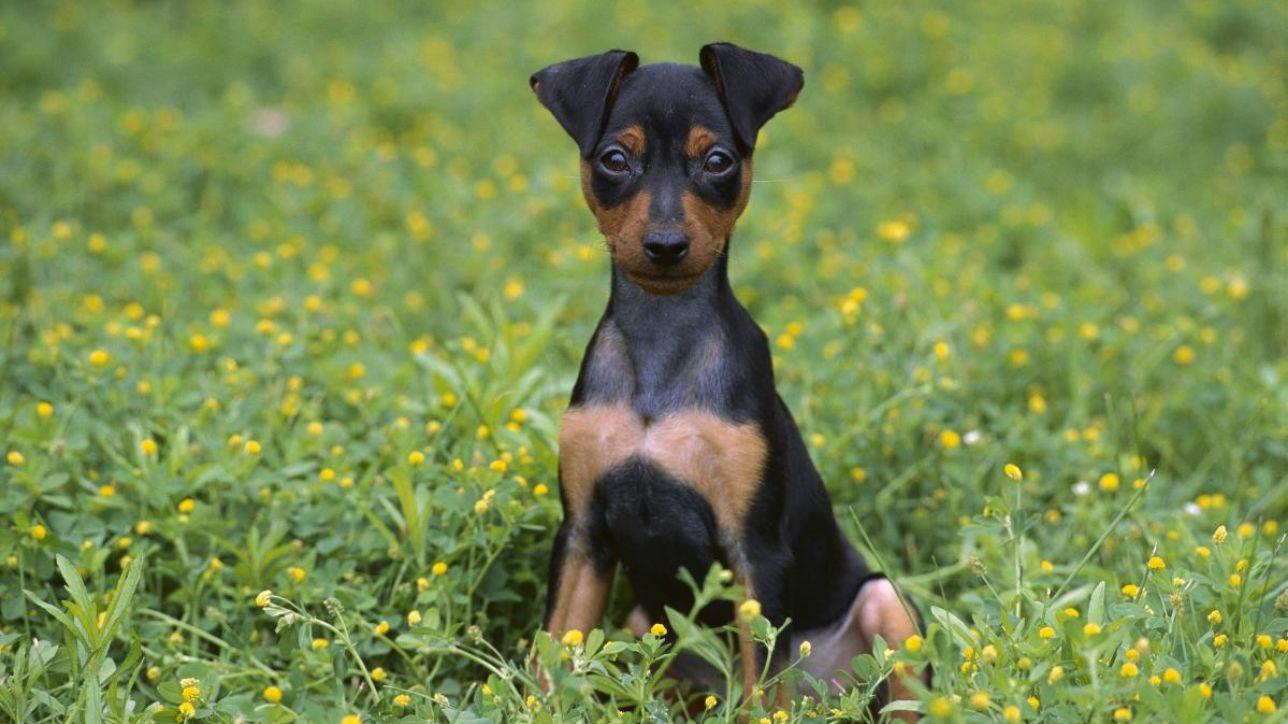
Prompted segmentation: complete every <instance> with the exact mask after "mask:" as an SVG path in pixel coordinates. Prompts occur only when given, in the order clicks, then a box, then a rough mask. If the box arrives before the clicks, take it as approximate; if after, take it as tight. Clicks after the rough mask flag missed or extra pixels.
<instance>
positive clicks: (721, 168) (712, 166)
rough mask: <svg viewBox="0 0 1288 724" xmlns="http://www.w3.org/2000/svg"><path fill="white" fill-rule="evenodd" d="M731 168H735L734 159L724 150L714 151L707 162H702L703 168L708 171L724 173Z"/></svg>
mask: <svg viewBox="0 0 1288 724" xmlns="http://www.w3.org/2000/svg"><path fill="white" fill-rule="evenodd" d="M731 168H733V159H732V158H730V156H729V154H727V153H724V152H723V151H712V152H711V155H709V156H707V160H706V162H705V163H703V164H702V170H703V171H706V172H707V173H724V172H725V171H728V170H729V169H731Z"/></svg>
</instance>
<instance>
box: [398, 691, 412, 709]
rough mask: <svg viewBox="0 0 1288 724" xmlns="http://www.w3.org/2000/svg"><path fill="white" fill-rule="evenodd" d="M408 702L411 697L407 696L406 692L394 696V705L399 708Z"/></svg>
mask: <svg viewBox="0 0 1288 724" xmlns="http://www.w3.org/2000/svg"><path fill="white" fill-rule="evenodd" d="M410 703H411V697H410V696H407V695H406V694H399V695H398V696H395V697H394V706H396V707H398V708H399V709H401V708H403V707H405V706H407V705H408V704H410Z"/></svg>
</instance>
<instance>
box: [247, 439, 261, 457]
mask: <svg viewBox="0 0 1288 724" xmlns="http://www.w3.org/2000/svg"><path fill="white" fill-rule="evenodd" d="M242 449H243V450H245V451H246V454H247V455H258V454H259V453H260V452H261V451H262V450H263V449H264V448H263V446H262V445H260V444H259V441H257V440H247V441H246V446H245V447H244V448H242Z"/></svg>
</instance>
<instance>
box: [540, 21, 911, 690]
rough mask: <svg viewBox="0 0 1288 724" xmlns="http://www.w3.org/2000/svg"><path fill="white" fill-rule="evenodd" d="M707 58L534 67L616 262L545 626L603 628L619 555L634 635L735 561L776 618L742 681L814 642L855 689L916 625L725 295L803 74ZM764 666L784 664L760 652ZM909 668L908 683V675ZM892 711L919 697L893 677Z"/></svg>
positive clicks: (739, 578) (731, 48)
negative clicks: (736, 250)
mask: <svg viewBox="0 0 1288 724" xmlns="http://www.w3.org/2000/svg"><path fill="white" fill-rule="evenodd" d="M699 60H700V65H699V66H692V65H685V64H679V63H656V64H650V65H644V66H641V65H640V64H639V57H638V56H637V55H636V54H635V53H633V52H628V51H621V50H613V51H609V52H606V53H603V54H600V55H595V56H589V57H585V58H577V59H574V60H568V61H564V62H562V63H556V64H554V65H551V66H549V67H547V68H545V69H543V70H541V71H539V72H537V73H536V74H534V75H533V76H532V77H531V81H530V84H531V87H532V90H533V91H534V92H535V93H536V96H537V99H538V100H539V101H540V102H541V104H542V105H544V106H545V107H546V108H547V109H548V110H549V111H550V112H551V113H552V114H553V115H554V117H555V119H556V120H558V122H559V124H560V125H561V126H563V128H564V130H565V131H567V132H568V135H570V136H571V137H572V139H573V140H574V141H575V142H576V143H577V148H578V151H579V153H580V157H581V189H582V193H583V195H584V197H585V200H586V204H587V205H588V206H589V207H590V210H591V212H592V213H593V214H594V216H595V219H596V221H597V223H598V227H599V231H600V232H601V233H602V234H603V236H604V238H605V240H606V242H607V247H608V251H609V252H610V255H611V258H612V282H611V291H610V296H609V300H608V307H607V309H606V310H605V312H604V315H603V317H602V318H601V319H600V321H599V324H598V326H597V327H596V329H595V333H594V336H593V337H592V338H591V340H590V344H589V346H588V347H587V349H586V353H585V356H584V358H583V360H582V363H581V369H580V372H579V374H578V377H577V382H576V385H575V386H574V388H573V391H572V398H571V403H570V406H569V408H568V410H567V411H566V413H565V414H564V416H563V419H562V422H561V423H560V427H559V492H560V497H561V500H562V504H563V512H564V520H563V523H562V525H561V526H560V528H559V531H558V534H557V536H556V538H555V542H554V549H553V553H552V555H551V560H550V574H549V592H548V600H549V604H548V610H547V613H546V616H545V629H546V630H547V631H548V632H549V633H550V634H551V635H552V636H554V637H556V638H560V637H562V636H564V634H565V633H566V632H568V631H571V630H574V629H576V630H578V631H583V632H584V631H588V630H589V629H592V628H595V627H598V626H600V625H601V621H602V618H603V616H604V613H605V607H606V605H607V601H608V597H609V590H610V588H611V585H612V581H613V576H614V572H615V569H616V568H617V566H618V564H621V567H622V569H623V571H624V573H625V575H626V578H627V579H628V580H629V582H630V585H631V589H632V590H633V592H634V595H635V597H636V599H637V600H638V604H639V605H638V608H637V609H636V612H635V613H634V614H633V615H632V617H631V619H632V621H633V624H632V626H633V628H636V629H637V632H638V629H639V628H641V626H642V628H643V629H645V630H647V628H648V626H647V622H649V621H663V620H664V616H665V608H666V607H668V606H670V607H672V608H675V609H677V610H686V611H687V610H689V609H690V608H691V607H692V604H693V597H692V593H691V591H690V590H689V589H688V587H687V586H686V585H684V584H683V583H682V582H681V581H680V580H679V579H678V578H677V572H678V571H679V570H680V569H687V570H688V571H690V572H691V573H692V574H693V575H694V577H695V578H697V579H698V580H701V579H702V577H703V576H704V574H705V573H706V572H707V571H708V570H709V569H710V567H711V566H712V565H713V564H715V563H719V564H721V565H722V566H724V567H725V568H726V569H727V570H729V571H731V572H732V573H733V575H734V576H735V580H736V582H737V583H738V584H739V585H740V586H741V587H742V588H743V589H744V590H745V592H746V596H747V598H748V599H754V600H756V601H758V602H759V604H760V612H761V614H762V615H764V616H765V617H766V618H768V619H769V621H770V622H772V623H774V624H775V625H779V626H781V625H783V624H784V622H788V621H790V623H789V624H788V626H789V628H788V631H790V634H791V635H790V636H782V637H780V645H779V646H778V647H777V649H778V650H776V651H774V652H769V653H766V652H758V651H757V649H756V646H755V644H754V641H753V640H752V637H751V631H750V624H749V623H748V621H747V620H745V618H746V617H744V616H735V611H734V607H733V606H732V605H731V604H729V603H728V602H726V603H725V604H724V605H721V606H717V605H711V606H709V607H708V608H707V610H704V611H702V612H701V613H700V620H702V621H703V622H704V623H707V624H711V625H716V626H721V625H726V624H728V623H730V622H731V621H733V620H735V619H737V620H738V636H737V639H738V649H739V659H740V660H741V663H740V671H741V674H742V691H743V696H744V698H746V697H748V696H751V695H752V694H753V692H754V690H755V687H756V684H757V681H758V680H759V672H760V671H761V669H762V667H763V666H764V665H765V664H766V663H768V664H769V665H770V666H772V667H781V666H783V665H784V664H786V663H787V662H788V661H789V660H790V659H789V657H790V656H792V655H793V653H792V652H794V651H797V650H798V649H797V646H796V644H798V643H799V642H801V641H804V640H810V641H811V646H810V649H811V653H810V655H809V656H808V657H805V658H804V660H803V661H801V662H800V664H801V667H802V668H804V669H805V670H806V671H809V672H810V673H812V674H814V675H815V676H818V677H819V678H822V679H824V680H825V681H828V682H830V683H831V685H832V686H833V688H834V689H837V690H840V689H843V688H844V686H845V682H846V681H847V680H848V677H846V675H845V673H846V672H848V671H849V667H850V661H851V659H852V658H853V657H854V656H855V655H856V654H859V653H862V652H866V651H870V650H871V649H872V647H873V645H874V643H875V641H876V639H877V637H878V636H880V637H882V638H883V639H884V640H885V641H886V642H888V643H889V645H891V646H895V647H897V646H899V645H900V644H901V643H902V642H903V641H904V640H905V639H907V638H908V637H909V636H912V635H913V634H915V633H916V632H917V630H918V621H919V617H918V616H917V614H916V613H915V612H914V611H913V610H912V609H911V608H910V607H909V606H908V605H907V603H906V601H904V600H903V599H902V598H901V595H900V592H899V591H898V590H896V588H895V586H894V585H893V584H892V583H891V582H890V581H889V580H888V579H886V578H885V577H884V576H883V575H882V574H880V573H876V572H873V571H871V570H870V569H869V568H868V567H867V565H866V564H865V563H864V561H863V559H862V557H861V556H860V555H859V554H858V553H857V552H856V551H855V549H854V547H853V546H852V545H851V544H850V543H849V541H847V540H846V538H845V536H844V534H843V533H842V532H841V529H840V527H839V526H838V525H837V522H836V518H835V516H834V515H833V512H832V507H831V502H830V500H829V498H828V494H827V491H826V489H825V488H824V487H823V482H822V480H821V479H820V478H819V475H818V472H817V471H816V470H815V468H814V465H813V463H812V462H811V460H810V457H809V452H808V450H807V449H806V446H805V444H804V442H803V440H802V439H801V434H800V431H799V430H798V429H797V427H796V423H795V422H794V420H793V419H792V415H791V412H790V411H789V410H788V408H787V405H786V404H784V402H783V400H782V398H781V397H780V396H779V395H778V393H777V391H776V388H775V385H774V371H773V366H772V362H771V357H770V352H769V344H768V340H767V338H766V336H765V334H764V332H763V331H762V330H761V329H760V327H759V326H758V325H757V324H756V322H755V320H753V319H752V317H751V315H750V314H749V313H748V312H747V310H746V309H745V308H744V307H743V306H742V305H741V304H740V303H739V302H738V299H737V298H736V297H735V296H734V293H733V290H732V289H731V288H730V284H729V273H728V260H729V244H730V238H731V235H732V233H733V228H734V224H735V222H736V221H737V220H738V217H739V215H740V214H741V213H742V211H743V209H744V208H745V207H746V205H747V200H748V197H749V196H750V193H751V183H752V159H753V155H754V151H755V147H756V140H757V135H758V134H759V132H760V129H761V127H762V126H764V125H765V123H766V122H768V121H769V119H770V118H772V117H773V116H774V115H775V114H777V113H778V112H780V111H782V110H785V109H786V108H788V107H790V106H791V105H792V104H793V102H794V101H795V100H796V97H797V94H799V93H800V91H801V88H802V87H803V85H804V74H803V72H802V71H801V69H800V68H798V67H796V66H794V65H792V64H790V63H788V62H786V61H784V60H781V59H779V58H776V57H774V56H772V55H767V54H764V53H757V52H754V51H750V50H746V49H743V48H740V47H738V46H736V45H732V44H729V43H714V44H711V45H707V46H705V47H703V48H702V50H701V52H700V53H699ZM766 658H768V659H769V661H766V660H765V659H766ZM895 678H897V677H895ZM884 688H885V689H886V691H885V693H884V698H885V699H898V698H909V697H910V694H909V690H908V688H907V682H905V681H903V680H895V679H892V680H889V681H887V682H886V684H885V685H884Z"/></svg>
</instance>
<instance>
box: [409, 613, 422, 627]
mask: <svg viewBox="0 0 1288 724" xmlns="http://www.w3.org/2000/svg"><path fill="white" fill-rule="evenodd" d="M418 623H420V611H417V610H416V609H412V610H411V611H409V612H408V613H407V625H408V626H415V625H416V624H418Z"/></svg>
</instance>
